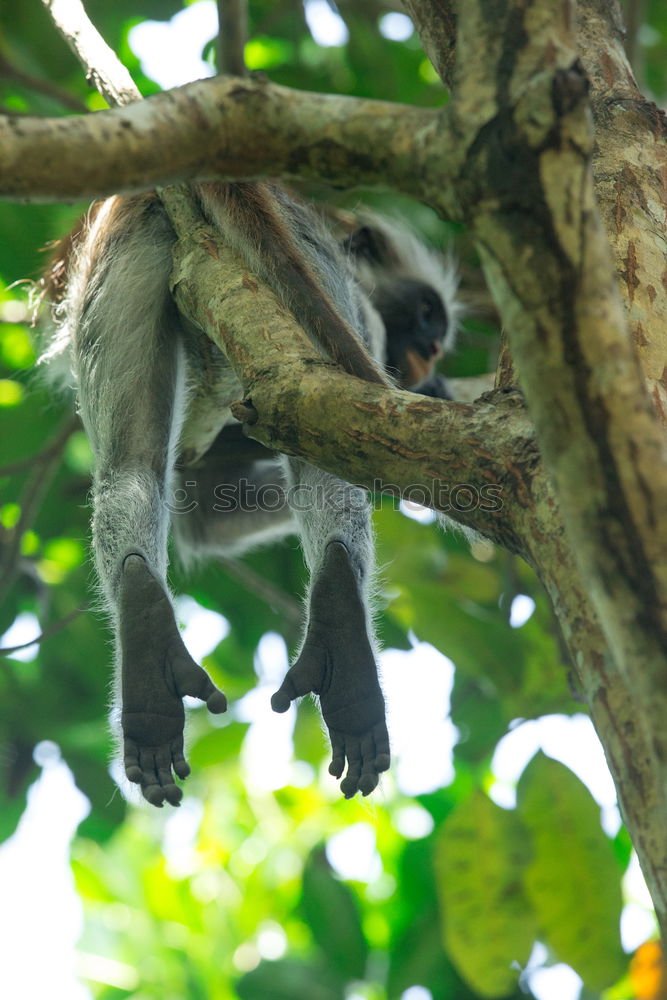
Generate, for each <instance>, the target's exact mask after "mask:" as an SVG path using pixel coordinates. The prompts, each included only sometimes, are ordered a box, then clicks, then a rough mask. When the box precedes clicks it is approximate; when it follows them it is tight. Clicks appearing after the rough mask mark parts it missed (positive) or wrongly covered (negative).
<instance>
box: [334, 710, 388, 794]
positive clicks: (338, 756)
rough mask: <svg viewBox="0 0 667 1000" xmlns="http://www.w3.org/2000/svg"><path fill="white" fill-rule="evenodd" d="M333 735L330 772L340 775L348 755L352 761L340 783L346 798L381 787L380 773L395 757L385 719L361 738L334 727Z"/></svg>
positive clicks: (386, 768) (368, 792)
mask: <svg viewBox="0 0 667 1000" xmlns="http://www.w3.org/2000/svg"><path fill="white" fill-rule="evenodd" d="M329 735H330V737H331V751H332V760H331V764H330V765H329V774H332V775H333V776H334V777H335V778H340V776H341V774H342V773H343V771H344V769H345V761H346V759H347V762H348V768H347V774H346V775H345V777H344V778H343V780H342V782H341V785H340V789H341V791H342V793H343V795H344V796H345V798H346V799H350V798H352V796H353V795H355V794H356V793H357V792H361V794H362V795H370V793H371V792H372V791H373V790H374V789H375V788H377V784H378V781H379V780H380V774H381V773H382V771H386V770H388V768H389V765H390V761H391V756H390V752H389V736H388V734H387V727H386V725H385V723H384V722H379V723H378V724H377V725H375V726H374V727H373V729H372V731H371V732H370V733H367V734H366V735H365V736H363V737H362V738H361V739H360V738H359V737H356V736H344V735H343V734H342V733H338V732H335V731H330V733H329Z"/></svg>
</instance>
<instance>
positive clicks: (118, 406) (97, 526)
mask: <svg viewBox="0 0 667 1000" xmlns="http://www.w3.org/2000/svg"><path fill="white" fill-rule="evenodd" d="M110 282H111V279H108V280H107V283H106V285H105V286H103V287H102V291H101V292H100V293H99V297H98V299H97V300H96V301H95V304H94V308H92V307H91V308H89V314H92V315H93V316H94V317H95V319H96V322H95V325H94V326H93V324H92V322H91V323H90V324H89V325H86V323H85V322H84V323H83V324H82V327H81V329H80V332H79V342H78V345H77V349H78V362H79V372H78V375H79V394H80V401H81V410H82V414H83V417H84V423H85V425H86V429H87V431H88V433H89V436H90V439H91V443H92V446H93V451H94V453H95V457H96V463H95V465H96V469H95V478H94V487H93V499H94V516H93V546H94V551H95V558H96V563H97V569H98V573H99V577H100V582H101V584H102V587H103V589H104V591H105V594H106V597H107V600H108V603H109V606H110V609H111V611H112V614H113V619H114V625H115V634H116V648H117V661H118V665H119V671H118V672H119V678H118V680H117V695H118V696H120V698H119V699H118V698H117V701H118V700H120V705H117V706H116V708H115V710H114V712H113V716H112V717H113V719H114V721H115V722H120V728H121V729H122V753H123V760H124V765H125V774H126V775H127V778H128V779H129V780H130V781H131V782H134V783H136V784H138V785H140V786H141V791H142V793H143V796H144V798H145V799H147V801H148V802H150V803H151V804H152V805H155V806H161V805H162V804H163V802H165V801H166V802H168V803H170V804H171V805H178V803H179V801H180V799H181V797H182V792H181V789H180V788H179V787H178V786H177V785H176V783H175V779H174V774H176V775H177V776H178V777H179V778H185V777H186V776H187V775H188V773H189V767H188V765H187V763H186V762H185V758H184V755H183V729H184V724H185V712H184V708H183V701H182V699H183V697H184V696H185V695H191V696H193V697H195V698H200V699H201V700H202V701H205V702H206V705H207V707H208V709H209V711H211V712H215V713H218V712H224V711H225V708H226V704H227V703H226V699H225V697H224V695H223V694H222V693H221V692H220V691H218V690H217V688H216V687H215V686H214V685H213V683H212V682H211V680H210V678H209V677H208V675H207V674H206V672H205V671H204V670H202V668H201V667H200V666H198V665H197V664H196V663H195V662H194V660H193V659H192V658H191V656H190V654H189V653H188V651H187V650H186V648H185V646H184V644H183V641H182V639H181V636H180V633H179V630H178V627H177V624H176V620H175V617H174V611H173V608H172V604H171V599H170V596H169V591H168V589H167V584H166V569H167V533H168V526H169V511H168V507H167V500H168V499H170V486H171V476H172V468H173V460H174V451H175V446H176V443H177V440H178V435H179V432H180V424H181V421H182V417H183V411H184V406H185V404H184V393H185V377H186V376H185V361H184V358H183V352H182V348H181V347H180V344H179V341H178V328H177V327H175V326H174V322H173V318H170V316H169V315H168V314H162V313H161V312H160V311H158V312H157V315H156V311H155V309H154V308H152V307H151V306H150V305H149V304H147V303H144V304H143V306H142V310H141V311H140V310H139V309H137V310H136V312H135V314H134V316H133V325H132V327H131V329H130V328H129V327H126V328H123V329H121V328H120V326H119V323H118V321H117V320H115V319H114V317H116V316H117V315H118V311H119V306H122V305H123V303H122V301H120V300H119V299H118V298H117V297H116V298H115V299H114V301H111V297H112V296H111V293H110V292H109V293H108V294H107V292H108V289H109V288H110V287H111V285H110ZM157 291H158V290H157V289H156V290H155V292H156V295H157ZM150 301H151V300H150V297H149V298H148V299H147V302H148V303H150ZM105 307H106V308H105ZM121 315H122V314H121ZM125 315H126V318H127V313H126V314H125ZM107 317H108V319H107ZM128 329H130V332H129V333H128Z"/></svg>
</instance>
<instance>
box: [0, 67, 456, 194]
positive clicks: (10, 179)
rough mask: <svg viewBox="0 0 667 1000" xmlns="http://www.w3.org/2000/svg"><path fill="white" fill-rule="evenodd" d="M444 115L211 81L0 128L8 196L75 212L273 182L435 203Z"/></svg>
mask: <svg viewBox="0 0 667 1000" xmlns="http://www.w3.org/2000/svg"><path fill="white" fill-rule="evenodd" d="M441 114H442V112H437V111H432V110H428V109H416V108H410V107H407V106H403V105H396V104H389V103H385V102H382V101H368V100H360V99H357V98H352V97H332V96H329V95H326V94H309V93H305V92H300V91H294V90H290V89H288V88H286V87H279V86H277V85H275V84H270V83H266V82H264V81H258V80H248V79H238V78H235V77H222V78H221V77H215V78H213V79H210V80H200V81H197V82H196V83H190V84H187V86H185V87H179V88H177V89H176V90H172V91H168V92H167V93H163V94H156V95H154V96H152V97H149V98H147V99H146V100H145V101H141V102H136V103H134V104H131V105H129V106H128V107H125V108H122V109H113V110H110V111H101V112H98V113H96V114H91V115H87V116H83V117H69V118H65V119H58V118H41V119H33V118H23V117H3V118H0V197H1V198H6V199H21V200H25V201H68V200H72V199H80V198H94V197H100V196H104V195H108V194H113V193H115V192H118V191H123V192H128V191H139V190H146V189H147V188H150V187H154V186H155V185H160V184H170V183H173V182H177V181H181V180H195V179H198V180H202V179H214V178H218V179H219V178H228V179H234V180H240V179H249V178H259V177H266V176H276V175H279V176H281V177H284V178H288V179H299V178H302V179H303V178H311V179H312V178H320V179H323V180H328V181H330V182H331V183H332V184H334V185H335V186H337V187H353V186H354V185H357V184H366V185H371V186H372V185H378V184H383V185H385V186H386V185H387V184H389V185H390V186H392V187H394V188H395V189H396V190H402V191H404V192H406V193H408V194H414V195H419V196H422V197H427V196H430V195H431V194H433V193H434V192H436V191H438V189H439V188H441V187H442V184H443V180H442V171H439V172H438V171H436V165H437V162H438V150H436V149H435V148H434V141H435V139H436V134H437V131H438V123H439V118H440V115H441ZM438 142H439V143H441V142H442V140H438ZM416 164H420V165H422V166H421V169H415V165H416Z"/></svg>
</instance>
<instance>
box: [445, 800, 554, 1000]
mask: <svg viewBox="0 0 667 1000" xmlns="http://www.w3.org/2000/svg"><path fill="white" fill-rule="evenodd" d="M526 849H527V845H526V834H525V831H524V830H523V828H522V826H521V824H520V823H519V821H518V819H517V817H516V815H515V814H514V813H511V812H507V811H506V810H504V809H501V808H500V807H499V806H497V805H495V804H494V803H493V802H491V800H490V799H489V798H487V796H486V795H484V794H483V792H481V791H476V792H475V793H474V794H473V795H472V797H471V798H470V799H468V800H467V801H466V802H463V803H462V804H461V805H460V806H457V807H456V809H454V810H453V812H452V813H450V815H449V816H448V818H447V819H446V820H445V822H444V824H443V826H442V830H441V833H440V835H439V838H438V849H437V856H436V867H437V874H438V883H437V884H438V890H439V895H440V900H441V905H442V910H443V925H444V942H445V947H446V949H447V952H448V953H449V955H450V957H451V959H452V961H453V962H454V965H455V966H456V967H457V969H458V970H459V972H460V973H461V975H462V976H463V978H464V979H465V980H466V982H468V983H469V984H470V986H472V988H473V989H474V990H475V991H476V992H477V993H479V994H480V995H481V996H483V997H502V996H506V995H507V994H508V993H511V992H512V991H513V990H514V989H515V987H516V984H517V979H518V967H522V966H524V965H525V964H526V962H527V960H528V957H529V955H530V952H531V949H532V946H533V943H534V940H535V929H536V922H535V916H534V913H533V911H532V909H531V907H530V906H529V904H528V902H527V901H526V897H525V895H524V893H523V890H522V887H521V877H522V874H523V870H524V866H525V864H526V860H527V854H526Z"/></svg>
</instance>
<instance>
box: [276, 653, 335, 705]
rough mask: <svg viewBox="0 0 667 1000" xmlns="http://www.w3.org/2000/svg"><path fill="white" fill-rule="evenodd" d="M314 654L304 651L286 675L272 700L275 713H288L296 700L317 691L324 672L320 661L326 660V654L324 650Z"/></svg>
mask: <svg viewBox="0 0 667 1000" xmlns="http://www.w3.org/2000/svg"><path fill="white" fill-rule="evenodd" d="M312 654H313V651H312V650H310V649H308V650H306V649H304V651H303V653H302V654H301V656H300V657H299V659H298V660H297V661H296V663H295V664H294V666H293V667H290V669H289V670H288V671H287V673H286V674H285V680H284V681H283V682H282V684H281V685H280V687H279V688H278V690H277V691H276V693H275V694H274V695H273V697H272V698H271V708H272V709H273V711H274V712H286V711H287V709H288V708H289V707H290V705H291V703H292V702H293V701H294V699H295V698H302V697H303V695H305V694H309V693H310V692H311V691H317V689H318V687H319V684H320V678H321V676H322V672H323V671H322V666H321V664H320V662H319V659H320V656H321V657H322V658H324V656H325V654H324V651H323V650H322V651H316V652H315V655H312Z"/></svg>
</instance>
